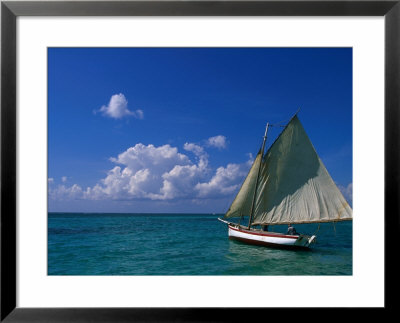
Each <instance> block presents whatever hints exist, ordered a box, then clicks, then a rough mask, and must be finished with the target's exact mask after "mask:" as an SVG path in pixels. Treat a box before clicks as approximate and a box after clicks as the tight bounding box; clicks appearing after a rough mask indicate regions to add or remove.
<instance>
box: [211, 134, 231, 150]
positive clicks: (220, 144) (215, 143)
mask: <svg viewBox="0 0 400 323" xmlns="http://www.w3.org/2000/svg"><path fill="white" fill-rule="evenodd" d="M207 145H208V146H210V147H216V148H219V149H224V148H226V146H227V142H226V137H225V136H222V135H219V136H215V137H210V138H208V140H207Z"/></svg>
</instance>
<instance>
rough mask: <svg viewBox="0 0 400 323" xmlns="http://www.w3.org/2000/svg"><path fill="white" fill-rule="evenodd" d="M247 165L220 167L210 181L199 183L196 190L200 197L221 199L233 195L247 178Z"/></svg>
mask: <svg viewBox="0 0 400 323" xmlns="http://www.w3.org/2000/svg"><path fill="white" fill-rule="evenodd" d="M247 172H248V167H247V166H246V164H241V165H239V164H228V165H227V166H226V167H219V168H218V169H217V171H216V172H215V175H214V176H213V177H212V178H211V180H210V181H208V182H204V183H198V184H197V185H196V186H195V190H196V191H197V192H198V196H199V197H220V196H226V195H230V194H233V193H234V192H235V191H237V190H238V189H239V186H240V184H241V181H239V180H240V179H242V178H243V177H244V176H246V174H247Z"/></svg>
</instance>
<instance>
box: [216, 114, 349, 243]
mask: <svg viewBox="0 0 400 323" xmlns="http://www.w3.org/2000/svg"><path fill="white" fill-rule="evenodd" d="M271 126H273V125H270V124H269V123H267V126H266V129H265V134H264V137H263V143H262V146H261V148H260V150H259V152H258V154H257V156H256V158H255V159H254V162H253V164H252V166H251V168H250V171H249V173H248V175H247V177H246V179H245V180H244V182H243V184H242V186H241V188H240V190H239V192H238V193H237V195H236V197H235V199H234V200H233V202H232V204H231V206H230V207H229V209H228V211H227V212H226V213H225V215H224V218H218V220H220V221H222V222H224V223H226V224H227V225H228V235H229V238H230V239H234V240H239V241H241V242H245V243H248V244H255V245H262V246H269V247H278V248H290V249H309V248H311V246H312V245H313V244H315V242H316V238H317V237H316V235H315V234H313V235H306V234H297V233H295V230H294V231H293V230H292V232H290V233H288V232H287V233H278V232H271V231H269V228H270V227H271V226H274V225H279V224H286V225H289V227H290V226H291V225H293V224H300V223H319V224H320V223H323V222H338V221H348V220H352V218H353V211H352V209H351V207H350V206H349V204H348V203H347V201H346V199H345V198H344V197H343V195H342V193H341V192H340V190H339V189H338V187H337V186H336V184H335V182H334V181H333V180H332V178H331V176H330V175H329V173H328V171H327V170H326V168H325V166H324V164H323V163H322V161H321V159H320V158H319V156H318V154H317V152H316V151H315V149H314V147H313V145H312V143H311V141H310V139H309V137H308V136H307V134H306V132H305V130H304V128H303V126H302V125H301V123H300V120H299V118H298V116H297V113H296V114H295V115H294V116H293V117H292V118H291V119H290V121H289V122H288V124H287V125H286V126H285V127H284V129H283V130H282V132H281V133H280V135H279V136H278V138H277V139H276V140H275V141H274V143H273V144H272V145H271V146H270V148H269V149H268V151H267V152H266V153H265V154H264V149H265V143H266V140H267V133H268V128H269V127H271ZM245 216H246V217H248V218H249V221H248V224H247V225H243V224H241V220H242V219H243V218H244V217H245ZM231 218H239V222H230V221H228V220H227V219H229V220H230V219H231ZM266 228H268V229H266ZM266 230H267V231H266Z"/></svg>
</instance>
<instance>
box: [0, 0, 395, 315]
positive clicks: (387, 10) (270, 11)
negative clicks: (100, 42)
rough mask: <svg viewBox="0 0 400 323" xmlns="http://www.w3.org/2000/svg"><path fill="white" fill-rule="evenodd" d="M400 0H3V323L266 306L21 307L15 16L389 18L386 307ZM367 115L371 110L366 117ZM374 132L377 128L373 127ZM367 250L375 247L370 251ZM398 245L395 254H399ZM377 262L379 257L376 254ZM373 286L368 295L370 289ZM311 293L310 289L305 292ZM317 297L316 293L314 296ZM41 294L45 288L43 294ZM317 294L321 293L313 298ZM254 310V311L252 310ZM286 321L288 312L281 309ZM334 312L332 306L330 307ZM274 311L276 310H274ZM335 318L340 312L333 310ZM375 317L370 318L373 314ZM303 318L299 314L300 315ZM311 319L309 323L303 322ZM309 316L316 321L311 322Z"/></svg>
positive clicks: (391, 282)
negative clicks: (17, 273) (17, 217)
mask: <svg viewBox="0 0 400 323" xmlns="http://www.w3.org/2000/svg"><path fill="white" fill-rule="evenodd" d="M399 2H400V0H394V1H393V0H392V1H387V0H380V1H368V0H366V1H363V0H361V1H332V0H325V1H324V0H318V1H301V0H298V1H277V0H261V1H195V0H194V1H65V2H64V1H62V2H60V1H42V2H39V1H26V2H25V1H2V2H1V281H0V283H1V286H0V287H1V294H0V297H1V312H0V313H1V317H0V320H1V321H2V322H3V321H4V322H31V321H34V322H92V321H96V322H131V321H134V322H192V321H196V322H202V321H205V322H211V321H212V322H220V321H227V322H234V321H238V320H239V319H240V318H241V316H242V315H241V313H244V311H245V313H246V316H248V315H250V316H251V317H252V318H253V319H254V320H255V319H257V318H260V317H263V318H265V311H266V309H246V310H244V309H238V308H236V309H232V308H212V309H211V308H197V309H196V308H157V309H155V308H18V307H16V299H17V291H16V287H17V286H16V270H17V265H16V241H17V237H16V189H17V187H16V163H17V157H16V135H17V129H16V81H17V80H16V35H17V33H16V19H17V17H18V16H384V18H385V156H384V157H385V175H384V181H385V306H384V308H383V309H376V310H378V311H379V312H380V315H381V314H382V313H381V311H382V310H385V311H387V310H391V309H393V308H394V306H396V304H395V303H396V301H395V295H394V293H391V291H393V288H394V286H397V285H398V282H399V278H398V275H397V274H396V273H395V272H394V271H395V268H396V266H395V265H396V264H395V259H396V258H397V257H396V255H397V253H398V250H396V249H397V248H396V244H395V240H393V239H394V237H397V236H398V235H399V227H400V226H399V223H400V221H399V204H400V203H399V202H398V198H400V195H399V179H400V176H399V159H400V158H399V157H400V156H399V155H400V154H399V151H400V150H399V131H398V126H399V123H398V122H399V108H400V64H399V63H400V3H399ZM366 113H367V112H366ZM371 129H372V131H373V125H371ZM366 248H368V246H366ZM395 248H396V249H395ZM371 261H373V255H371ZM367 288H368V287H367V286H366V290H367ZM306 292H307V291H306ZM309 292H310V293H312V291H309ZM38 293H40V291H38ZM314 296H315V295H314ZM250 310H251V312H249V311H250ZM274 310H275V311H279V316H280V317H281V318H284V317H285V316H286V315H287V314H285V313H287V312H286V311H287V310H288V309H282V308H281V309H274ZM327 310H328V309H327ZM269 313H270V312H269ZM330 313H331V314H329V315H330V317H331V318H332V316H331V315H337V314H335V313H337V312H335V311H332V309H331V310H330ZM370 318H371V317H370ZM297 319H300V317H297ZM304 319H306V318H304ZM308 319H311V317H309V318H308Z"/></svg>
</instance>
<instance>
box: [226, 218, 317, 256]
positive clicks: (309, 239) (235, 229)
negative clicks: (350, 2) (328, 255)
mask: <svg viewBox="0 0 400 323" xmlns="http://www.w3.org/2000/svg"><path fill="white" fill-rule="evenodd" d="M223 222H225V223H227V224H228V235H229V238H230V239H234V240H239V241H242V242H245V243H248V244H255V245H262V246H268V247H278V248H293V249H297V248H300V249H301V248H303V249H304V248H309V247H310V246H311V245H312V244H313V243H315V240H316V239H315V238H316V236H307V235H304V234H300V235H286V234H282V233H276V232H264V231H261V230H254V229H252V230H247V229H246V228H244V227H243V226H240V227H239V226H238V225H237V224H233V223H228V222H226V221H223Z"/></svg>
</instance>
